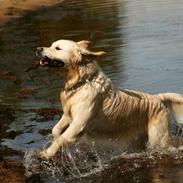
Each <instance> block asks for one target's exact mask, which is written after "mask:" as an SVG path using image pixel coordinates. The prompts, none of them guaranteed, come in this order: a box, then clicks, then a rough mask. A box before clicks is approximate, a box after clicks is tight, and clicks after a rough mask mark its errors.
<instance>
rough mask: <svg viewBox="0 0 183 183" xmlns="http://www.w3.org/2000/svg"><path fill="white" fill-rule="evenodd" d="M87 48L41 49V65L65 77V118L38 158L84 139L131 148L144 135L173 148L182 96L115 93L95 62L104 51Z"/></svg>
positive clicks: (65, 43) (60, 44)
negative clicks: (173, 129)
mask: <svg viewBox="0 0 183 183" xmlns="http://www.w3.org/2000/svg"><path fill="white" fill-rule="evenodd" d="M89 44H90V42H89V41H85V40H83V41H79V42H74V41H70V40H59V41H56V42H54V43H53V44H52V45H51V46H50V47H39V48H37V54H38V55H40V56H41V60H40V63H39V64H40V66H42V67H50V68H52V69H54V70H56V71H57V72H60V73H61V74H62V75H63V76H64V77H65V84H64V88H63V90H62V91H61V103H62V107H63V111H64V113H63V116H62V117H61V119H60V121H59V122H58V123H57V124H56V125H55V126H54V128H53V130H52V134H53V137H54V140H53V142H52V144H51V145H50V146H49V147H48V148H47V149H46V150H43V151H41V152H40V157H41V158H46V159H49V158H51V157H53V156H54V155H55V154H56V153H57V151H58V150H59V149H60V148H61V147H62V146H64V145H67V144H72V143H75V142H76V141H77V140H78V139H79V138H80V137H81V136H83V135H85V136H87V137H89V138H90V137H91V138H99V139H104V138H108V139H110V140H111V141H117V142H125V143H127V144H128V143H130V141H131V140H133V139H136V138H138V137H139V136H140V135H141V134H146V135H147V137H148V144H149V146H150V147H161V148H167V147H168V146H169V145H171V138H170V136H171V135H170V123H171V122H172V121H176V122H178V123H180V124H181V123H183V97H182V96H181V95H179V94H176V93H164V94H157V95H150V94H147V93H143V92H138V91H132V90H126V89H124V90H123V89H116V88H115V87H114V86H113V85H112V83H111V80H110V79H109V78H108V77H107V76H106V75H105V74H104V73H103V72H102V70H101V69H100V68H99V66H98V64H97V62H96V58H97V57H101V56H102V55H105V52H103V51H98V52H94V51H90V50H89V49H88V46H89ZM101 141H102V140H101Z"/></svg>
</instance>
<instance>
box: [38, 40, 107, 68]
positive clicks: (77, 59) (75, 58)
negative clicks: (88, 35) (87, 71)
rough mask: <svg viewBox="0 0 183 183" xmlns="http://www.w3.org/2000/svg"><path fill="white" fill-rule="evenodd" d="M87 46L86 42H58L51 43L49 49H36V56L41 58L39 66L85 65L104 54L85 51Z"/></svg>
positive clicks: (87, 42) (88, 43)
mask: <svg viewBox="0 0 183 183" xmlns="http://www.w3.org/2000/svg"><path fill="white" fill-rule="evenodd" d="M89 45H90V41H86V40H83V41H79V42H74V41H70V40H59V41H56V42H54V43H52V45H51V46H50V47H38V48H37V55H39V56H40V57H41V60H40V65H41V66H44V67H45V66H47V67H53V68H63V67H64V68H68V67H69V66H71V65H79V64H85V63H87V62H90V61H92V60H94V58H95V57H98V56H101V55H104V54H105V52H103V51H99V52H93V51H89V50H88V49H87V48H88V46H89ZM90 58H93V59H90Z"/></svg>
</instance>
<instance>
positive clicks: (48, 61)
mask: <svg viewBox="0 0 183 183" xmlns="http://www.w3.org/2000/svg"><path fill="white" fill-rule="evenodd" d="M39 64H40V66H43V67H46V66H47V67H64V62H62V61H61V60H52V59H50V58H48V57H44V58H42V59H41V60H40V62H39Z"/></svg>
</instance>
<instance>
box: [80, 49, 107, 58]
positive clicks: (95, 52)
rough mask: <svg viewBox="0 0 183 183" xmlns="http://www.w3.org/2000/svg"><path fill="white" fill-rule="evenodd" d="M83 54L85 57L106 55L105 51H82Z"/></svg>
mask: <svg viewBox="0 0 183 183" xmlns="http://www.w3.org/2000/svg"><path fill="white" fill-rule="evenodd" d="M82 54H83V55H88V56H97V57H98V56H102V55H105V54H106V52H105V51H89V50H86V49H85V50H82Z"/></svg>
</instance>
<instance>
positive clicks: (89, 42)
mask: <svg viewBox="0 0 183 183" xmlns="http://www.w3.org/2000/svg"><path fill="white" fill-rule="evenodd" d="M77 44H78V45H79V46H80V47H82V48H85V49H86V48H88V46H89V45H91V44H92V42H91V41H87V40H82V41H79V42H77Z"/></svg>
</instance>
